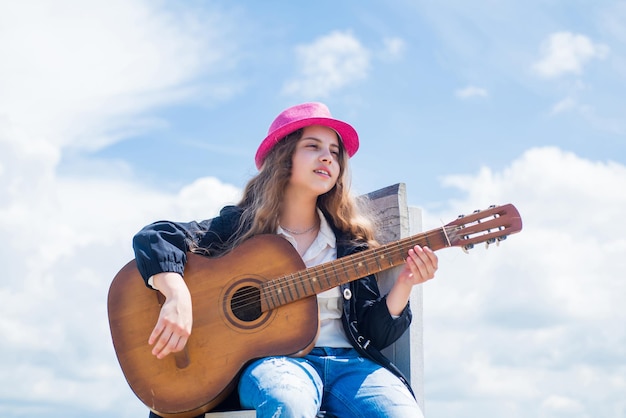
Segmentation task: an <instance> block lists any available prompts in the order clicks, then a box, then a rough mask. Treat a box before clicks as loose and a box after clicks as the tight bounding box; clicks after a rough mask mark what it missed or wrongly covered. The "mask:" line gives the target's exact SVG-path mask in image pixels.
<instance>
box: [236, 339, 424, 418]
mask: <svg viewBox="0 0 626 418" xmlns="http://www.w3.org/2000/svg"><path fill="white" fill-rule="evenodd" d="M239 398H240V401H241V405H242V406H243V407H244V408H247V409H256V411H257V417H258V418H279V417H280V418H314V417H315V416H316V415H317V413H318V412H319V411H320V410H321V411H325V412H326V413H327V414H329V415H330V416H336V417H340V418H371V417H386V418H421V417H423V414H422V411H421V410H420V408H419V406H418V405H417V402H416V401H415V398H414V397H413V395H411V393H410V392H409V390H408V389H407V387H406V386H404V384H403V383H402V382H401V381H400V379H398V378H397V377H396V376H395V375H394V374H393V373H391V372H390V371H389V370H387V369H385V368H384V367H381V366H380V365H378V364H377V363H374V362H373V361H371V360H369V359H366V358H363V357H360V356H359V354H358V353H357V351H356V350H354V349H352V348H314V349H313V351H311V353H309V354H308V355H307V356H305V357H303V358H293V357H267V358H263V359H260V360H257V361H255V362H253V363H252V364H250V365H249V366H248V367H247V368H246V369H245V370H244V372H243V374H242V376H241V379H240V381H239Z"/></svg>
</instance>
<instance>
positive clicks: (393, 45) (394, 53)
mask: <svg viewBox="0 0 626 418" xmlns="http://www.w3.org/2000/svg"><path fill="white" fill-rule="evenodd" d="M383 44H384V49H383V52H382V56H383V58H386V59H398V58H401V57H402V56H403V55H404V53H405V51H406V48H407V44H406V41H405V40H404V39H402V38H398V37H393V38H384V39H383Z"/></svg>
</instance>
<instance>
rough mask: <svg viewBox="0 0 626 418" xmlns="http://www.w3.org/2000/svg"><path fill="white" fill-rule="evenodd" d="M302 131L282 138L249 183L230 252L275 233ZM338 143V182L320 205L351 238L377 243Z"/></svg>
mask: <svg viewBox="0 0 626 418" xmlns="http://www.w3.org/2000/svg"><path fill="white" fill-rule="evenodd" d="M302 132H303V130H302V129H299V130H297V131H295V132H292V133H291V134H289V135H287V136H286V137H284V138H283V139H281V140H280V141H279V142H278V143H277V144H276V145H275V146H274V148H272V150H271V151H270V153H269V154H268V155H267V157H266V158H265V161H264V162H263V165H262V167H261V169H260V171H259V173H258V174H257V175H256V176H254V177H253V178H252V179H250V181H249V182H248V184H247V185H246V187H245V189H244V192H243V197H242V199H241V201H240V202H239V203H238V206H239V207H240V208H242V209H243V214H242V217H241V222H240V225H239V229H238V231H237V232H236V234H235V236H234V237H233V239H232V240H231V242H230V243H228V244H227V247H229V248H227V251H229V250H231V249H233V248H234V247H236V246H237V245H239V244H240V243H242V242H243V241H245V240H247V239H248V238H251V237H253V236H255V235H259V234H274V233H276V229H277V228H278V221H279V219H278V217H279V214H280V207H281V204H282V199H283V191H284V190H285V188H286V187H287V184H288V183H289V179H290V177H291V170H292V157H293V154H294V152H295V150H296V146H297V144H298V142H299V141H300V139H301V138H302ZM339 144H340V146H339V176H338V178H337V182H336V184H335V186H334V187H333V188H332V189H331V190H329V191H328V192H326V193H324V194H323V195H320V196H319V197H318V199H317V207H318V208H319V209H320V210H321V211H322V213H324V215H325V216H326V217H327V219H328V221H329V222H330V223H331V224H332V225H334V226H335V228H337V229H338V230H339V231H341V232H343V233H345V234H346V235H347V237H349V238H350V239H351V240H354V241H360V242H365V243H367V244H368V245H370V246H377V245H378V243H377V242H376V240H375V238H374V228H375V225H374V221H373V217H372V216H370V213H369V211H368V209H367V205H366V202H365V201H363V200H362V199H361V198H355V197H353V196H352V194H351V192H350V173H349V167H348V155H347V153H346V152H345V149H344V148H343V145H342V142H341V141H339Z"/></svg>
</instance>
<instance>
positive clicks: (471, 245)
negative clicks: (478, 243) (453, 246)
mask: <svg viewBox="0 0 626 418" xmlns="http://www.w3.org/2000/svg"><path fill="white" fill-rule="evenodd" d="M461 248H462V249H463V252H464V253H465V254H468V253H469V250H471V249H472V248H474V244H467V245H464V246H463V247H461Z"/></svg>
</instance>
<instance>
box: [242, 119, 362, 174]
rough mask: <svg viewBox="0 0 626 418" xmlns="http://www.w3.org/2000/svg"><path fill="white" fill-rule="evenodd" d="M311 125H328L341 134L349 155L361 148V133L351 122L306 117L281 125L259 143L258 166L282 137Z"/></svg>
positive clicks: (258, 166)
mask: <svg viewBox="0 0 626 418" xmlns="http://www.w3.org/2000/svg"><path fill="white" fill-rule="evenodd" d="M311 125H321V126H326V127H328V128H331V129H332V130H334V131H335V132H337V134H339V137H340V139H341V142H342V144H343V147H344V148H345V150H346V152H347V153H348V156H350V157H352V156H353V155H354V154H355V153H356V152H357V150H358V149H359V135H358V134H357V132H356V130H355V129H354V128H353V127H352V126H351V125H350V124H348V123H346V122H343V121H340V120H337V119H333V118H321V117H314V118H304V119H299V120H296V121H293V122H290V123H287V124H285V125H283V126H281V127H280V128H278V129H276V130H275V131H273V132H272V133H271V134H270V135H268V136H267V137H266V138H265V139H264V140H263V141H262V142H261V145H259V148H258V149H257V152H256V155H255V157H254V161H255V163H256V166H257V168H258V169H260V168H261V166H262V165H263V161H265V157H266V156H267V154H268V153H269V152H270V151H271V150H272V148H274V145H276V144H277V143H278V142H279V141H280V140H281V139H283V138H284V137H285V136H287V135H289V134H290V133H292V132H295V131H297V130H298V129H301V128H305V127H307V126H311Z"/></svg>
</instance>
